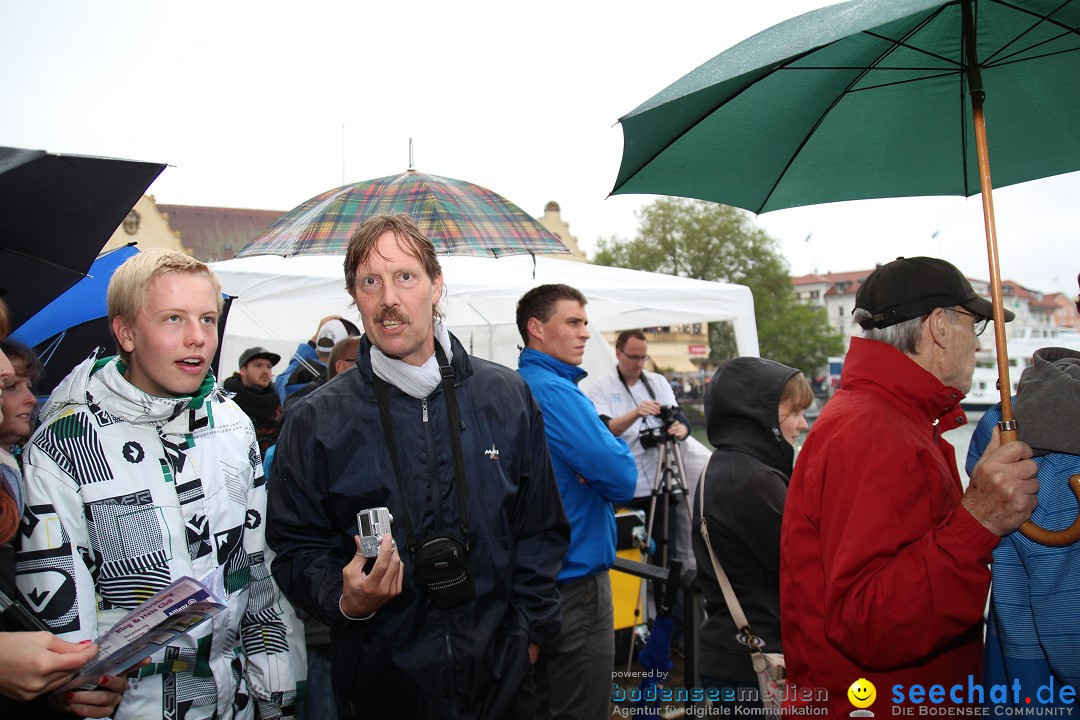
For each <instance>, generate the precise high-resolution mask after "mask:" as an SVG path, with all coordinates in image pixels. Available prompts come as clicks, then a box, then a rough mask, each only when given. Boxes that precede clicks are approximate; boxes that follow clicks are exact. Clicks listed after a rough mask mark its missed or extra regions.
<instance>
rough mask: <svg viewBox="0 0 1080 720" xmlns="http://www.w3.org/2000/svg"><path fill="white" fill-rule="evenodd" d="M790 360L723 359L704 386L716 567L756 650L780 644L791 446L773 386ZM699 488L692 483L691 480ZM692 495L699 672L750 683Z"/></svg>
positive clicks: (745, 655) (708, 508)
mask: <svg viewBox="0 0 1080 720" xmlns="http://www.w3.org/2000/svg"><path fill="white" fill-rule="evenodd" d="M798 372H799V371H798V370H795V369H794V368H790V367H787V366H786V365H781V364H780V363H777V362H773V361H771V360H763V359H761V358H754V357H740V358H735V359H733V360H729V361H728V362H727V363H725V364H724V365H722V366H721V367H720V369H719V370H717V371H716V374H715V375H714V376H713V379H712V382H711V383H710V384H709V388H708V390H707V391H706V394H705V419H706V427H707V428H708V433H709V442H710V443H712V445H713V447H715V448H716V451H715V452H714V453H713V455H712V458H711V459H710V460H709V465H708V467H707V468H706V470H705V479H704V489H705V516H706V520H707V522H708V528H709V536H710V538H711V540H712V544H713V550H714V551H715V552H716V555H717V558H718V559H719V561H720V565H721V567H722V568H723V569H724V572H725V573H726V574H727V576H728V578H729V579H730V581H731V585H732V587H733V588H734V590H735V596H736V597H737V598H738V599H739V604H740V605H742V608H743V612H745V613H746V617H747V621H748V622H749V623H750V627H751V629H752V630H753V632H754V634H755V635H756V636H758V637H759V638H761V639H762V640H763V641H764V643H765V647H764V650H765V652H770V653H777V652H782V650H781V647H780V522H781V520H782V518H783V516H784V498H785V496H786V495H787V487H788V479H789V477H790V475H791V467H792V463H793V462H794V457H795V451H794V448H792V446H791V445H790V444H789V443H788V442H787V440H785V439H784V437H783V435H782V434H781V432H780V413H779V408H780V395H781V394H782V393H783V390H784V385H786V384H787V382H788V380H789V379H791V378H792V377H793V376H794V375H796V374H798ZM698 492H701V487H699V488H698ZM699 507H700V500H699V499H698V498H697V497H695V499H694V526H693V527H694V532H693V542H694V556H695V558H696V560H697V567H698V583H699V584H700V586H701V589H702V592H703V593H704V595H705V605H706V610H707V612H708V618H707V619H706V621H705V623H704V625H703V626H702V629H701V634H700V638H699V639H700V643H701V661H700V662H701V666H700V667H701V673H702V674H703V675H707V676H710V677H713V678H719V679H724V680H729V681H735V682H745V683H747V684H756V679H755V675H754V671H753V667H752V666H751V664H750V655H749V652H748V651H747V648H746V646H745V645H743V644H741V643H739V641H738V640H736V638H735V635H736V628H735V622H734V621H733V620H732V619H731V615H730V613H729V612H728V609H727V603H726V602H724V597H723V594H722V593H721V591H720V586H719V585H718V584H717V582H716V575H715V573H714V572H713V568H712V562H711V560H710V559H709V552H708V548H707V546H706V545H705V540H704V538H702V536H701V533H700V530H699V528H700V526H701V513H700V510H699Z"/></svg>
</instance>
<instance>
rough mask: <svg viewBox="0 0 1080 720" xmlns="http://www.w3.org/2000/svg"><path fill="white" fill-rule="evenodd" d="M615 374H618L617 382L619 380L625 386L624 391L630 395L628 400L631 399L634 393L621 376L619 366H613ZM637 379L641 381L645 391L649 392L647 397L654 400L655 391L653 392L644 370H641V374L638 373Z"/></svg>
mask: <svg viewBox="0 0 1080 720" xmlns="http://www.w3.org/2000/svg"><path fill="white" fill-rule="evenodd" d="M615 374H616V375H618V376H619V382H621V383H622V386H623V387H624V388H626V392H627V394H628V395H629V396H630V400H631V401H633V399H634V393H633V392H632V391H631V390H630V386H629V385H627V384H626V378H624V377H623V376H622V372H620V371H619V368H615ZM638 380H639V381H640V382H641V384H642V385H644V386H645V391H646V392H647V393H649V399H650V400H655V399H656V393H654V392H653V389H652V385H650V384H649V378H647V377H645V371H644V370H642V371H641V374H640V375H638Z"/></svg>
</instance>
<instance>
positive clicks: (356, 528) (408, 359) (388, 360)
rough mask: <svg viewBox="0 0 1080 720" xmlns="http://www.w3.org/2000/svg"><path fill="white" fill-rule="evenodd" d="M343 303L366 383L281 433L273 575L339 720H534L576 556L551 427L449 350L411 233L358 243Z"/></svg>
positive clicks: (388, 226)
mask: <svg viewBox="0 0 1080 720" xmlns="http://www.w3.org/2000/svg"><path fill="white" fill-rule="evenodd" d="M345 285H346V288H347V290H348V291H349V293H350V295H351V296H352V297H353V299H354V300H355V302H356V306H357V307H358V308H359V310H360V316H361V319H362V320H363V324H364V328H365V330H366V334H365V335H364V337H363V339H362V340H361V343H360V347H359V350H358V353H357V357H356V369H355V370H350V371H349V372H344V373H341V374H339V375H337V376H335V377H334V378H333V379H332V380H329V381H327V382H326V383H325V384H324V385H323V386H322V387H320V388H318V389H317V390H315V391H313V392H312V393H310V394H309V395H308V396H307V397H305V398H303V399H302V400H301V401H300V402H299V403H298V404H297V405H296V406H295V407H291V408H290V409H289V412H288V414H287V415H286V418H285V424H284V427H283V428H282V431H281V435H280V439H279V441H278V446H277V455H276V458H275V465H274V467H275V473H274V476H275V479H274V481H273V482H272V483H271V484H270V505H269V519H268V522H267V526H268V528H270V531H269V532H268V537H269V540H270V543H271V546H272V547H275V548H276V549H277V551H278V557H277V561H276V562H275V563H274V566H273V572H274V576H275V577H276V578H278V580H279V582H280V583H281V587H282V589H283V590H284V591H285V592H286V593H287V594H288V595H289V596H290V597H291V598H293V599H294V600H295V602H296V603H297V604H298V605H299V606H300V607H302V608H303V609H304V610H306V611H307V612H309V613H310V614H312V615H314V616H316V617H317V618H319V619H320V620H322V621H323V622H326V623H327V624H329V625H330V626H331V630H332V641H331V642H332V646H333V668H332V673H333V678H334V683H333V684H334V690H335V695H336V699H337V707H338V713H339V716H340V717H341V718H360V717H363V718H371V717H395V718H397V717H400V718H443V717H452V718H461V719H462V720H471V719H473V718H492V719H494V718H502V717H507V716H512V717H528V716H530V715H531V714H532V708H531V707H528V706H523V705H525V704H526V703H527V701H528V700H531V697H530V696H528V695H523V694H521V693H519V689H520V688H521V686H522V683H523V681H524V679H525V678H526V677H527V676H528V675H529V672H530V669H531V664H532V663H533V662H535V661H536V659H537V656H538V655H540V654H542V653H543V652H544V651H546V647H547V645H548V644H549V643H550V642H552V641H553V639H554V638H555V637H556V635H557V633H558V632H559V628H560V626H561V623H562V616H561V612H560V608H559V592H558V589H557V587H556V574H557V573H558V571H559V568H560V566H561V564H562V559H563V555H564V554H565V552H566V548H567V546H568V544H569V528H568V525H567V521H566V516H565V514H564V513H563V509H562V504H561V502H560V498H559V490H558V486H557V485H556V484H555V478H554V475H553V473H552V466H551V461H550V458H549V455H548V450H547V443H546V439H545V434H544V422H543V417H542V416H541V414H540V409H539V408H538V407H537V405H536V403H535V401H534V400H533V398H532V396H531V394H530V393H529V389H528V386H527V385H526V384H525V382H524V381H523V380H522V379H521V378H520V377H518V376H517V375H516V374H515V373H514V372H512V371H510V370H509V369H507V368H504V367H502V366H499V365H496V364H494V363H490V362H487V361H485V360H481V359H478V358H472V357H469V356H468V355H467V354H466V352H465V348H464V347H463V346H462V345H461V343H460V342H458V340H457V338H455V337H453V336H452V335H450V333H449V332H448V331H447V329H446V327H445V325H444V324H443V322H442V319H441V312H440V310H439V308H438V303H439V300H440V298H441V296H442V290H443V278H442V270H441V268H440V266H439V262H438V258H437V257H436V255H435V249H434V247H433V245H432V243H431V241H430V240H428V239H427V238H426V237H424V236H423V234H421V233H420V231H419V230H418V229H417V227H416V225H415V224H414V223H413V222H412V221H411V220H410V219H409V218H408V217H407V216H405V215H389V216H387V215H384V216H376V217H373V218H371V219H369V220H367V221H365V222H364V223H363V224H361V225H360V227H359V228H357V230H356V232H355V233H354V234H353V237H352V239H351V240H350V242H349V247H348V251H347V253H346V257H345ZM372 554H374V557H371V556H372Z"/></svg>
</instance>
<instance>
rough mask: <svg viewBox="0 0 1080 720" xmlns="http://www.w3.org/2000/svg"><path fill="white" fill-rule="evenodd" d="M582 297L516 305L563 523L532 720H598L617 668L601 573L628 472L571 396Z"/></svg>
mask: <svg viewBox="0 0 1080 720" xmlns="http://www.w3.org/2000/svg"><path fill="white" fill-rule="evenodd" d="M585 302H586V300H585V296H584V295H582V294H581V292H580V291H579V290H577V289H575V288H572V287H570V286H568V285H540V286H539V287H535V288H533V289H532V290H530V291H528V292H527V293H525V294H524V295H522V296H521V299H520V300H518V305H517V326H518V332H519V333H520V334H521V339H522V341H524V343H525V345H526V347H525V349H524V350H522V351H521V356H520V358H519V359H518V372H519V373H520V374H521V376H522V377H523V378H525V380H526V382H528V383H529V388H530V389H531V390H532V392H533V395H534V396H535V397H536V402H537V403H539V404H540V407H541V409H542V410H543V411H544V426H545V432H546V434H547V443H548V448H549V449H550V451H551V462H552V464H553V465H554V467H555V476H556V478H558V481H559V491H560V493H561V494H562V500H563V505H564V506H565V508H566V514H567V516H568V517H569V518H570V526H571V542H570V551H569V552H568V553H567V554H566V559H565V560H564V561H563V566H562V570H560V571H559V591H560V593H562V610H563V628H562V631H561V632H560V633H559V636H558V637H557V638H555V639H554V640H553V641H552V643H551V645H550V646H547V647H545V648H544V654H543V655H542V656H541V658H540V662H538V663H537V665H536V686H537V694H538V697H539V702H538V703H537V717H538V718H548V717H553V718H581V720H586V719H589V718H600V717H606V716H607V715H608V714H609V703H610V700H611V669H612V667H613V665H614V662H615V621H614V605H613V601H612V595H611V578H610V577H609V575H608V570H609V568H611V565H612V563H614V562H615V513H614V511H613V509H612V503H623V502H627V501H628V500H630V499H631V497H633V494H634V483H635V482H636V471H635V468H634V459H633V456H632V455H631V454H630V450H629V448H627V447H626V443H624V442H623V441H622V440H620V439H619V438H617V437H614V436H612V434H611V433H610V432H608V431H607V429H605V427H604V424H603V423H602V422H600V418H599V417H597V415H596V410H595V408H593V406H592V403H590V402H589V399H588V398H587V397H585V394H584V393H582V392H581V390H580V389H579V388H578V386H577V383H578V381H580V380H581V379H582V378H583V377H585V371H584V370H582V369H581V367H580V365H581V361H582V358H583V357H584V354H585V343H586V342H587V341H588V339H589V331H588V328H587V325H588V323H589V318H588V315H587V314H586V312H585Z"/></svg>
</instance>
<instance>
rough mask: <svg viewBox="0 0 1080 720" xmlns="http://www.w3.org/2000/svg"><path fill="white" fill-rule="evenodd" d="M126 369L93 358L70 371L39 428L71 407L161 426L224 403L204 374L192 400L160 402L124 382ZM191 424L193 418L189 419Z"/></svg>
mask: <svg viewBox="0 0 1080 720" xmlns="http://www.w3.org/2000/svg"><path fill="white" fill-rule="evenodd" d="M125 370H126V366H125V365H124V363H123V362H122V361H121V360H120V358H118V357H115V356H112V357H105V358H101V359H100V360H99V359H98V358H97V357H96V354H92V355H90V357H88V358H87V359H86V360H84V361H83V362H81V363H80V364H79V365H77V366H76V367H75V369H74V370H72V371H71V372H70V373H69V374H68V376H67V377H65V378H64V379H63V380H62V381H61V382H60V384H59V385H57V386H56V389H55V390H53V392H52V395H50V396H49V399H48V401H47V402H46V403H45V406H44V407H43V408H42V410H41V425H42V426H44V425H47V424H48V423H49V421H50V420H52V419H53V418H54V417H56V416H57V415H59V414H61V413H63V412H64V411H65V410H66V409H67V408H69V407H71V406H79V405H87V406H88V407H89V408H90V410H91V412H93V413H95V414H99V415H106V416H112V417H115V418H119V419H121V420H124V421H127V422H131V423H146V424H156V425H162V426H163V425H165V424H167V423H169V421H171V420H173V419H175V418H177V417H179V416H180V415H181V413H183V411H184V410H188V409H190V410H192V411H194V412H196V414H198V415H202V416H205V415H206V410H205V404H206V401H207V400H208V399H210V398H211V397H213V396H216V397H217V399H219V400H220V399H224V396H223V395H222V394H221V392H222V391H221V390H220V389H218V388H217V387H215V385H214V376H213V374H212V373H209V372H208V373H207V374H206V377H205V378H204V379H203V383H202V385H201V386H200V387H199V390H198V392H196V393H195V394H194V395H192V396H187V397H176V398H160V397H156V396H154V395H150V394H148V393H145V392H143V391H142V390H140V389H139V388H137V387H135V386H134V385H132V384H131V383H130V382H128V381H127V379H125V378H124V372H125ZM190 420H191V422H195V418H191V419H190ZM188 425H189V423H187V422H185V423H182V424H180V425H178V426H177V428H176V431H177V432H181V433H184V432H190V429H189V427H188ZM170 431H171V430H170Z"/></svg>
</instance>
